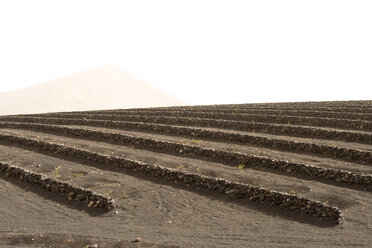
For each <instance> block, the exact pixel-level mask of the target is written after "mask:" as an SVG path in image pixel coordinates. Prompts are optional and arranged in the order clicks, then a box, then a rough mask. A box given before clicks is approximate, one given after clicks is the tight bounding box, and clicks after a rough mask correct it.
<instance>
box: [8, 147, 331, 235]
mask: <svg viewBox="0 0 372 248" xmlns="http://www.w3.org/2000/svg"><path fill="white" fill-rule="evenodd" d="M7 145H9V144H7ZM12 146H14V147H19V148H21V149H25V150H30V151H37V152H39V153H42V154H44V155H47V156H50V157H55V158H59V159H62V160H66V161H71V162H77V163H80V164H83V165H86V166H91V167H95V168H98V169H101V170H107V171H112V172H117V173H124V174H126V175H129V176H133V177H135V178H140V179H144V180H147V181H151V182H154V183H157V184H161V185H169V186H172V187H175V188H179V189H183V190H187V191H191V192H195V193H198V194H200V195H203V196H206V197H209V198H211V199H216V200H220V201H223V202H227V203H234V204H238V205H242V206H244V207H248V208H251V209H254V210H257V211H260V212H262V213H265V214H267V215H270V216H272V217H281V218H284V219H287V220H290V221H296V222H299V223H304V224H311V225H315V226H318V227H322V228H327V227H334V226H337V223H336V221H334V220H326V219H318V218H316V217H313V216H309V215H303V214H298V213H295V212H293V211H289V210H286V209H280V208H278V207H275V206H270V205H268V204H265V203H258V202H252V201H249V200H248V199H244V198H243V199H236V198H232V197H229V196H227V195H224V194H222V193H218V192H214V191H209V190H206V189H203V188H199V187H196V186H193V185H190V186H189V187H187V186H186V185H185V184H183V183H175V182H173V181H165V180H163V179H161V178H156V177H153V176H149V175H145V174H138V173H136V172H133V171H131V170H127V169H120V168H117V167H114V166H109V165H104V164H100V163H96V162H92V161H87V160H85V159H80V158H79V159H77V158H71V157H67V156H62V155H59V154H55V153H53V152H49V151H45V150H43V149H33V148H28V147H27V148H26V147H24V146H21V145H14V144H12ZM22 183H23V182H22ZM17 184H18V183H16V185H17ZM20 187H23V188H24V187H26V185H23V184H20ZM30 190H33V189H30ZM35 190H39V191H43V192H40V193H39V194H40V195H41V196H44V197H45V198H47V199H51V197H52V198H53V197H55V200H56V201H58V202H60V203H61V204H64V205H66V206H68V207H70V208H73V209H78V210H82V209H84V210H85V211H87V213H89V214H90V215H91V216H98V215H102V214H103V213H106V212H105V211H104V210H102V212H100V210H98V209H90V208H88V207H82V205H81V204H79V206H77V205H75V204H74V203H73V202H70V201H68V200H67V199H66V200H64V199H63V200H62V199H60V198H58V197H57V195H53V193H51V192H46V191H45V190H41V189H39V188H37V189H35ZM36 192H38V191H36ZM50 195H52V196H50ZM117 207H118V208H120V206H117Z"/></svg>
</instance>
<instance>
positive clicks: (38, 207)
mask: <svg viewBox="0 0 372 248" xmlns="http://www.w3.org/2000/svg"><path fill="white" fill-rule="evenodd" d="M249 106H252V107H254V106H255V105H241V106H239V105H232V106H231V108H233V109H234V111H236V112H237V111H238V110H239V108H240V109H242V111H243V110H244V109H247V108H248V107H249ZM265 106H266V108H267V109H275V110H278V109H280V108H283V109H286V108H289V107H290V106H293V107H296V108H298V109H302V110H303V112H306V111H310V110H308V109H309V108H310V107H311V111H313V112H314V111H317V108H318V109H322V108H331V109H332V108H333V109H334V111H333V112H335V113H337V111H338V109H339V108H342V111H343V112H345V108H347V107H348V106H350V109H351V110H352V111H351V110H350V112H355V110H354V109H365V111H367V112H368V109H372V102H368V101H366V102H334V103H332V102H331V103H311V104H305V103H302V104H301V103H296V104H293V105H291V104H289V103H287V104H277V105H272V104H267V105H259V106H256V107H260V108H262V107H265ZM195 108H197V107H195ZM199 108H200V107H199ZM219 108H220V109H226V108H227V106H223V107H222V106H221V107H218V106H211V107H210V108H209V110H212V109H215V111H216V112H218V110H219ZM192 109H193V107H189V110H192ZM258 109H259V108H258ZM163 110H164V111H171V110H172V109H167V108H164V109H163ZM157 111H159V110H157ZM198 111H199V112H200V111H201V110H198ZM365 111H362V110H361V111H360V116H363V113H364V112H365ZM189 112H191V111H189ZM189 112H187V113H189ZM303 112H302V115H303V114H304V113H303ZM339 112H341V111H339ZM191 113H192V112H191ZM321 113H324V115H325V116H324V117H327V116H326V115H327V112H326V111H323V112H321ZM76 118H79V117H78V115H77V117H76ZM190 118H192V114H190ZM0 121H2V119H1V117H0ZM70 127H75V128H76V127H80V128H86V129H90V130H98V131H102V132H115V133H122V134H130V135H133V136H136V137H145V138H151V139H156V140H162V141H170V142H181V143H184V144H189V145H197V146H201V147H204V148H214V149H217V150H230V151H236V152H241V153H246V154H254V155H259V156H265V157H269V158H275V159H278V160H283V161H292V160H293V161H296V162H301V163H304V164H309V165H315V166H319V167H325V168H335V169H344V170H349V171H352V172H360V173H363V175H371V174H372V165H367V164H361V163H358V162H356V161H355V162H353V161H347V162H346V161H343V160H340V159H336V158H329V157H323V156H322V155H321V154H319V156H315V155H310V154H302V153H298V152H296V151H291V150H288V151H278V150H275V149H270V148H268V147H267V148H263V147H256V146H253V145H244V144H235V143H234V144H233V143H230V142H216V141H211V140H202V139H194V138H193V137H181V136H170V135H165V134H159V133H157V134H151V133H148V132H140V131H134V130H117V129H109V128H104V127H88V126H72V125H71V126H70ZM330 128H332V127H330ZM221 130H222V129H221ZM225 131H226V132H237V131H231V130H230V131H228V130H225ZM249 131H250V130H247V132H249ZM0 133H1V134H11V135H14V136H22V137H26V138H33V139H37V140H40V141H48V142H52V143H58V144H62V143H63V144H64V145H65V146H69V147H76V148H81V149H85V150H89V151H94V152H99V153H101V154H106V155H114V156H119V157H124V158H129V159H133V160H136V161H143V162H147V163H153V164H158V165H162V166H164V167H168V168H175V169H178V170H183V171H186V172H192V173H199V174H204V175H208V176H211V177H216V178H224V179H227V180H231V181H235V182H242V183H247V184H251V185H255V186H260V187H264V188H267V189H272V190H277V191H280V192H285V193H291V194H296V195H299V196H302V197H305V198H308V199H312V200H319V201H321V202H327V203H328V204H329V205H332V206H336V207H339V208H340V209H341V211H342V212H343V215H344V219H343V221H342V223H341V224H339V225H336V224H335V223H333V222H331V221H328V220H323V219H318V218H316V217H313V216H310V215H309V216H308V215H300V214H298V213H296V212H293V211H288V210H285V209H280V208H278V207H275V206H269V205H267V204H262V203H259V202H252V201H250V200H249V199H234V198H231V197H228V196H226V195H223V194H219V193H217V192H214V191H208V190H204V189H200V188H198V187H197V186H194V185H185V184H182V183H180V182H167V181H164V180H161V179H159V178H152V177H151V176H145V175H139V174H136V173H134V172H130V173H129V172H126V171H123V170H118V169H110V168H109V167H107V166H105V165H103V164H98V163H94V162H86V161H83V160H79V159H72V158H68V157H60V156H58V155H56V154H53V153H44V152H40V151H39V150H38V151H36V150H33V149H26V148H24V147H19V146H14V145H11V144H6V143H2V144H0V161H1V162H5V163H8V164H11V165H15V166H19V167H22V168H25V169H28V170H31V171H34V172H37V173H41V174H44V175H47V176H49V177H52V178H56V179H59V180H62V181H65V182H68V183H70V184H73V185H76V186H80V187H84V188H89V189H92V190H94V191H95V192H98V193H101V194H105V195H107V196H109V197H112V198H113V199H115V201H116V204H117V209H116V210H113V211H109V212H105V211H104V210H99V209H95V208H89V207H87V206H84V205H83V204H80V203H78V202H76V201H68V200H66V199H64V198H62V197H60V196H58V195H56V194H54V193H52V192H48V191H46V190H43V189H41V188H40V187H39V186H38V185H31V184H28V183H25V182H23V181H20V180H18V179H16V178H10V177H4V176H0V197H1V201H0V218H1V221H0V247H81V248H84V247H89V245H90V247H94V245H95V244H96V245H97V247H167V248H170V247H371V244H372V235H371V234H372V219H371V217H372V198H371V191H370V190H363V188H361V187H355V186H354V185H348V184H344V185H343V184H338V183H329V182H327V181H322V180H319V179H318V178H303V177H299V176H297V175H295V174H285V173H280V172H277V171H275V170H263V169H258V168H249V167H246V168H239V167H238V165H235V164H229V163H226V162H224V161H218V160H216V161H213V160H210V159H207V158H203V157H190V156H185V155H184V154H182V153H179V154H172V153H167V152H160V151H156V150H151V149H144V148H132V147H131V146H129V145H128V146H125V145H114V144H110V143H106V142H102V141H99V142H98V141H91V140H86V139H82V138H78V137H66V136H64V135H61V134H59V135H55V134H48V133H45V132H40V131H38V132H37V131H29V130H21V129H4V128H3V129H0ZM256 134H257V135H263V136H270V135H269V134H260V133H256ZM276 137H277V138H279V137H280V138H282V139H286V138H288V139H292V140H301V141H304V140H305V141H306V142H312V143H318V144H335V145H338V146H343V147H349V148H353V149H360V150H364V151H368V152H370V151H372V144H358V143H354V142H341V141H327V140H320V139H319V140H317V139H303V138H296V137H287V136H276ZM327 142H328V143H327Z"/></svg>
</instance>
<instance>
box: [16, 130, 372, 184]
mask: <svg viewBox="0 0 372 248" xmlns="http://www.w3.org/2000/svg"><path fill="white" fill-rule="evenodd" d="M14 127H16V124H15V125H14ZM32 128H37V127H35V126H34V127H32ZM39 128H40V129H38V130H39V131H40V130H44V131H50V132H54V133H60V134H63V135H72V136H77V137H79V138H86V139H90V140H95V141H97V140H103V141H105V142H110V143H115V144H126V145H131V146H136V147H142V148H143V147H145V148H151V149H156V150H157V151H160V152H171V153H177V154H183V155H191V156H200V157H203V158H207V159H210V160H212V161H214V160H215V159H217V160H219V161H224V162H225V163H227V164H231V163H232V162H233V163H235V164H236V165H238V164H242V165H244V166H245V167H250V168H270V169H273V170H279V171H282V172H285V173H293V174H296V175H298V176H310V177H312V178H321V179H326V180H329V181H333V182H337V183H347V184H355V185H359V186H363V187H369V186H371V185H372V176H371V175H362V174H360V173H353V172H349V171H345V170H339V169H333V168H322V167H318V166H313V165H307V164H300V163H295V162H289V161H284V160H275V159H271V158H266V157H261V156H256V155H251V154H243V153H238V152H230V151H223V150H216V149H211V148H203V147H200V146H196V145H185V144H180V143H174V142H167V141H160V140H154V139H148V138H140V137H135V136H130V135H122V134H117V133H116V134H115V133H104V132H100V131H92V130H86V129H77V128H64V127H58V126H39ZM34 130H35V129H34Z"/></svg>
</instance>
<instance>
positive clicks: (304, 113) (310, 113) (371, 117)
mask: <svg viewBox="0 0 372 248" xmlns="http://www.w3.org/2000/svg"><path fill="white" fill-rule="evenodd" d="M197 111H200V112H205V113H225V114H231V113H233V114H258V115H274V116H283V115H290V116H302V117H327V118H336V119H358V120H369V121H372V114H368V113H364V114H363V113H355V112H352V113H350V112H329V111H303V110H272V109H240V108H236V109H228V108H219V109H218V111H217V110H215V109H212V108H204V109H199V110H197ZM149 112H151V113H152V114H153V115H157V114H160V115H161V114H162V113H172V112H184V113H189V114H191V113H193V112H195V110H189V109H185V110H183V109H180V110H149V109H148V110H137V109H126V110H106V111H103V110H94V111H74V112H65V113H69V114H70V113H71V114H89V113H92V114H113V115H114V114H117V115H120V114H122V113H139V114H147V115H148V113H149ZM44 115H48V114H44Z"/></svg>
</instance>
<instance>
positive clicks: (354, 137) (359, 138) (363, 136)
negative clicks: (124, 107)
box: [0, 116, 372, 144]
mask: <svg viewBox="0 0 372 248" xmlns="http://www.w3.org/2000/svg"><path fill="white" fill-rule="evenodd" d="M79 118H80V116H79ZM79 118H76V116H75V118H67V117H64V118H47V117H34V116H27V117H26V116H0V120H3V121H18V122H20V121H21V122H36V123H47V124H66V125H69V124H70V125H87V124H88V125H102V126H107V127H110V126H112V127H120V126H125V125H127V124H126V123H124V122H121V123H120V122H119V121H110V120H107V117H100V119H93V118H92V117H91V118H92V119H87V118H85V119H79ZM126 120H127V123H128V122H140V123H145V122H146V123H153V124H166V125H172V124H173V125H184V126H202V127H213V128H221V129H232V130H239V131H247V132H260V133H271V134H279V135H289V136H295V137H305V138H318V139H326V140H340V141H346V142H359V143H367V144H372V134H370V133H359V132H349V131H346V130H345V131H342V130H326V129H320V128H314V127H305V126H303V127H301V126H291V125H280V124H269V123H254V122H241V121H228V120H215V119H201V118H171V117H151V118H150V117H147V118H146V117H141V116H128V117H126Z"/></svg>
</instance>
